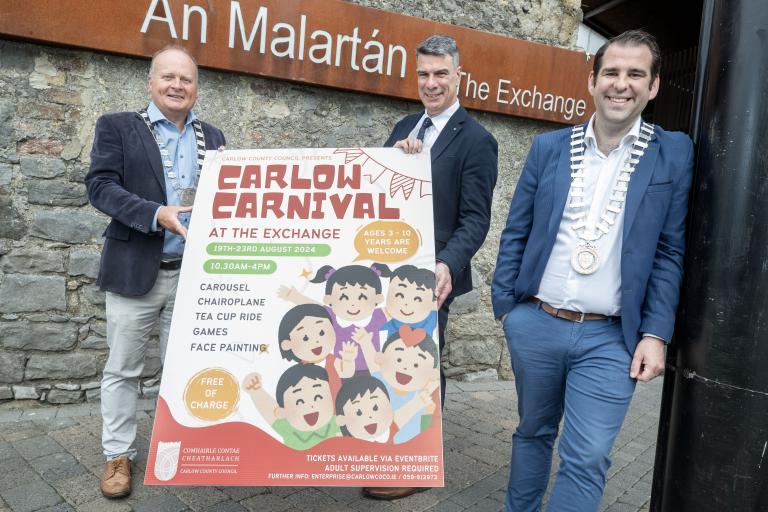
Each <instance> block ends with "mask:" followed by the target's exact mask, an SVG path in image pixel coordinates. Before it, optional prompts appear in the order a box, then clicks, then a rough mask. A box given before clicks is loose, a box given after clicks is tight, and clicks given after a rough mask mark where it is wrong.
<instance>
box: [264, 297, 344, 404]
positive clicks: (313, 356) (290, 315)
mask: <svg viewBox="0 0 768 512" xmlns="http://www.w3.org/2000/svg"><path fill="white" fill-rule="evenodd" d="M277 337H278V340H279V342H280V354H281V355H282V356H283V359H285V360H287V361H296V362H298V363H301V364H318V365H324V367H325V370H326V371H327V372H328V384H329V385H330V387H331V397H333V398H334V399H335V398H336V393H338V391H339V388H340V387H341V379H344V378H347V377H351V376H352V375H354V374H355V359H356V358H357V354H358V346H357V344H356V343H355V342H352V341H348V342H345V343H343V344H342V349H341V351H340V352H339V353H338V355H339V357H337V356H336V355H334V349H335V347H336V333H335V331H334V329H333V323H332V321H331V316H330V314H329V313H328V311H326V309H325V308H324V307H322V306H320V305H318V304H300V305H298V306H296V307H294V308H291V309H290V310H288V312H287V313H286V314H285V315H283V319H282V320H280V326H279V327H278V332H277Z"/></svg>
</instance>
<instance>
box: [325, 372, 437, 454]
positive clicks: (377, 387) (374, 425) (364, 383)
mask: <svg viewBox="0 0 768 512" xmlns="http://www.w3.org/2000/svg"><path fill="white" fill-rule="evenodd" d="M423 408H424V401H423V399H422V397H421V396H418V395H417V396H414V397H413V398H411V399H410V401H408V402H407V403H404V404H403V405H401V406H400V407H399V408H398V409H397V410H396V411H394V410H393V409H392V402H391V401H390V394H389V391H387V386H386V384H385V383H384V382H382V381H381V380H379V379H377V378H376V377H373V376H371V375H355V376H354V377H352V378H350V379H346V380H345V381H344V383H343V384H342V386H341V390H340V391H339V394H338V396H337V397H336V423H337V424H338V425H339V428H340V429H341V433H342V435H344V436H347V437H354V438H356V439H363V440H365V441H371V442H374V443H386V442H388V441H390V440H392V441H393V442H404V441H407V440H408V439H404V437H406V436H403V437H398V435H397V434H398V432H400V429H402V428H403V427H404V426H407V425H408V422H409V421H410V420H411V419H412V418H413V417H414V416H415V415H417V414H419V411H421V410H422V409H423ZM393 424H394V427H395V428H392V427H393ZM393 434H394V437H393Z"/></svg>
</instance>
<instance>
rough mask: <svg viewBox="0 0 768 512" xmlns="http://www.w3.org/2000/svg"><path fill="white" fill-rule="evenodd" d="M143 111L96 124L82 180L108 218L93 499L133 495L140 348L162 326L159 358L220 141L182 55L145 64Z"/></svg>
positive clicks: (167, 52) (164, 54)
mask: <svg viewBox="0 0 768 512" xmlns="http://www.w3.org/2000/svg"><path fill="white" fill-rule="evenodd" d="M149 92H150V96H151V98H152V101H151V102H150V104H149V106H148V107H147V108H146V109H145V110H142V111H139V112H120V113H115V114H107V115H105V116H102V117H101V118H99V120H98V121H97V123H96V135H95V137H94V140H93V149H92V151H91V166H90V170H89V171H88V175H87V176H86V178H85V183H86V186H87V188H88V194H89V197H90V201H91V204H92V205H93V206H94V207H95V208H97V209H98V210H100V211H102V212H103V213H105V214H107V215H109V216H110V217H111V218H112V221H111V222H110V224H109V226H108V227H107V229H106V231H105V232H104V237H105V238H104V248H103V250H102V254H101V267H100V269H99V276H98V279H97V281H96V282H97V284H98V285H99V286H100V288H101V289H102V290H105V291H106V292H107V294H106V313H107V344H108V345H109V358H108V360H107V363H106V366H105V368H104V374H103V378H102V382H101V410H102V419H103V429H102V446H103V449H104V455H105V456H106V457H107V463H106V465H105V468H104V474H103V477H102V481H101V492H102V493H103V494H104V496H106V497H108V498H120V497H124V496H127V495H128V494H130V492H131V460H133V458H134V457H135V455H136V448H135V446H134V441H135V438H136V401H137V398H138V397H137V388H138V381H139V378H140V376H141V374H142V371H143V368H144V355H145V353H146V348H147V341H148V339H149V336H150V332H151V331H152V329H153V327H154V326H155V324H158V323H159V326H160V345H161V353H162V355H163V356H164V355H165V346H166V343H167V340H168V331H169V329H170V321H171V314H172V311H173V303H174V298H175V295H176V284H177V281H178V277H179V268H180V267H181V257H182V255H183V253H184V240H185V237H186V234H187V225H188V222H189V215H190V214H189V212H190V211H191V210H192V201H193V198H194V191H195V189H196V188H197V182H198V179H199V174H200V170H201V167H202V158H203V156H204V150H205V149H216V148H219V147H220V146H222V145H223V144H224V135H223V134H222V133H221V131H220V130H219V129H217V128H215V127H213V126H211V125H209V124H206V123H202V122H200V121H199V120H198V119H197V118H196V116H195V115H194V113H193V112H192V107H193V106H194V104H195V101H196V100H197V65H196V63H195V61H194V59H192V57H191V56H190V55H189V54H188V53H187V52H186V51H185V50H183V49H182V48H176V47H168V48H164V49H163V50H160V51H159V52H158V53H156V54H155V56H154V57H153V59H152V64H151V66H150V72H149Z"/></svg>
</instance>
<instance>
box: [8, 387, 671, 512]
mask: <svg viewBox="0 0 768 512" xmlns="http://www.w3.org/2000/svg"><path fill="white" fill-rule="evenodd" d="M660 396H661V379H656V380H655V381H654V382H652V383H651V384H646V385H639V386H638V388H637V391H636V393H635V398H634V400H633V404H632V408H631V409H630V412H629V415H628V417H627V421H626V422H625V424H624V428H623V429H622V431H621V434H620V435H619V437H618V440H617V443H616V447H615V450H614V453H613V466H612V468H611V470H610V472H609V473H608V477H609V478H608V485H607V488H606V492H605V498H604V500H603V503H602V506H601V510H605V511H607V512H637V511H640V512H647V510H648V502H649V500H650V493H651V478H652V473H653V471H652V465H653V459H654V452H655V444H656V426H657V422H658V412H657V411H658V408H659V401H660ZM153 406H154V404H153V403H151V402H149V401H144V402H142V403H141V409H142V412H141V413H140V422H139V448H140V454H141V455H140V459H139V460H138V464H136V466H135V468H136V470H135V472H134V477H135V480H134V481H135V486H134V491H133V494H132V495H131V496H130V497H129V498H127V499H125V500H117V501H110V500H106V499H104V498H102V497H101V494H100V493H99V489H98V484H99V477H100V476H101V471H102V468H103V463H104V461H103V458H102V456H101V447H100V443H99V438H100V432H101V421H100V417H99V412H98V408H97V407H98V406H96V407H94V406H93V405H91V404H83V405H70V406H60V407H36V406H34V404H30V405H27V406H25V407H24V408H22V409H11V408H10V406H9V404H5V406H4V407H2V408H0V512H7V511H13V512H33V511H47V512H65V511H78V512H113V511H114V512H122V511H136V512H139V511H142V512H186V511H196V512H197V511H205V512H213V511H218V512H245V511H259V512H271V511H301V512H310V511H328V512H343V511H366V512H368V511H370V512H376V511H392V512H400V511H403V512H404V511H425V510H429V511H441V512H442V511H445V512H453V511H461V510H469V511H473V512H483V511H498V510H501V509H502V506H503V500H504V492H505V489H506V481H507V476H508V474H509V452H510V444H509V443H510V439H511V436H512V431H513V429H514V427H515V425H516V424H517V415H516V413H515V409H516V407H515V393H514V384H513V383H512V382H503V381H499V382H485V383H462V382H450V383H449V388H448V398H447V400H446V414H445V417H446V420H445V422H444V431H445V464H446V468H445V470H446V486H445V488H443V489H432V490H430V491H428V492H424V493H421V494H416V495H414V496H411V497H409V498H406V499H403V500H399V501H396V502H378V501H371V500H368V499H364V498H362V497H361V495H360V491H359V490H358V489H354V488H287V487H205V488H201V487H144V486H143V485H142V484H141V481H142V480H143V478H144V473H143V468H144V466H145V465H146V454H147V447H148V444H149V437H150V430H151V422H152V415H153V412H152V410H153Z"/></svg>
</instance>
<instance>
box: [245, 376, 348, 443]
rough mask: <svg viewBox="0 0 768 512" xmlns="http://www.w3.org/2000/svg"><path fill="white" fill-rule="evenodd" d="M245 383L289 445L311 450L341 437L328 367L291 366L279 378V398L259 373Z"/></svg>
mask: <svg viewBox="0 0 768 512" xmlns="http://www.w3.org/2000/svg"><path fill="white" fill-rule="evenodd" d="M242 386H243V389H245V391H246V393H248V395H249V396H250V397H251V400H252V401H253V404H254V405H255V406H256V409H257V410H258V411H259V414H261V416H262V417H263V418H264V421H266V422H267V423H268V424H269V425H270V426H271V427H272V429H274V431H275V432H277V433H278V434H280V436H281V437H282V438H283V443H284V444H285V445H286V446H288V447H289V448H293V449H294V450H308V449H309V448H312V447H313V446H315V445H316V444H318V443H320V442H321V441H325V440H326V439H329V438H331V437H339V436H341V431H340V430H339V427H338V425H337V424H336V417H335V416H334V415H333V412H334V403H333V399H332V398H331V388H330V386H329V385H328V372H326V371H325V369H324V368H322V367H320V366H317V365H314V364H297V365H294V366H291V367H290V368H288V369H287V370H286V371H285V372H284V373H283V374H282V375H281V376H280V379H279V380H278V381H277V389H276V390H275V396H276V398H277V399H274V398H272V397H271V396H270V395H269V393H267V391H266V390H265V389H264V388H263V387H262V380H261V375H259V374H258V373H251V374H249V375H247V376H246V377H245V379H243V384H242Z"/></svg>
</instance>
